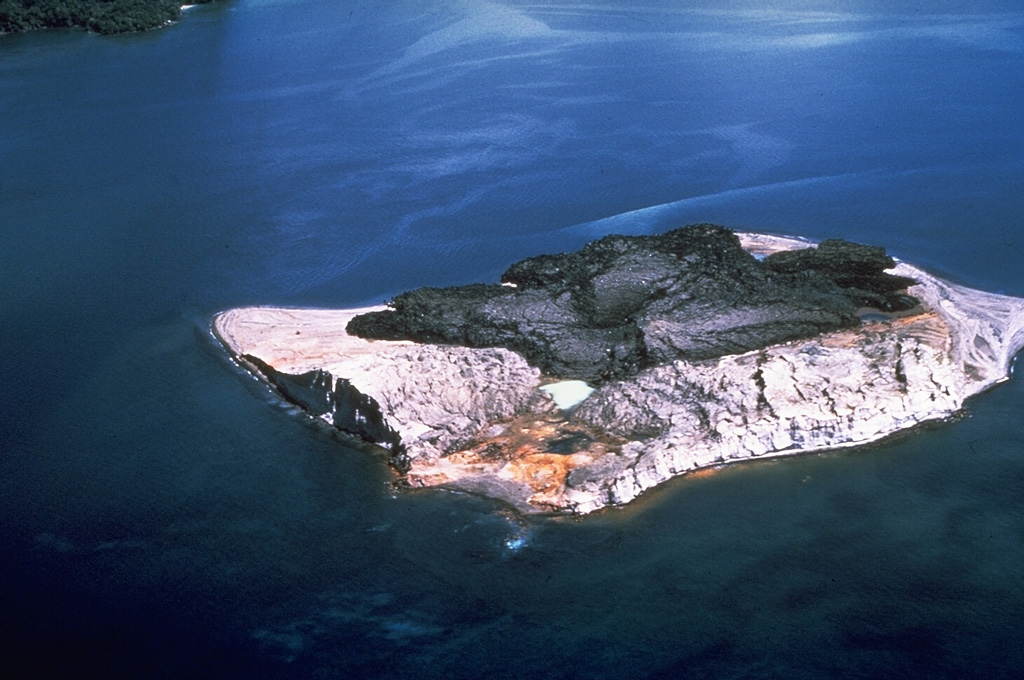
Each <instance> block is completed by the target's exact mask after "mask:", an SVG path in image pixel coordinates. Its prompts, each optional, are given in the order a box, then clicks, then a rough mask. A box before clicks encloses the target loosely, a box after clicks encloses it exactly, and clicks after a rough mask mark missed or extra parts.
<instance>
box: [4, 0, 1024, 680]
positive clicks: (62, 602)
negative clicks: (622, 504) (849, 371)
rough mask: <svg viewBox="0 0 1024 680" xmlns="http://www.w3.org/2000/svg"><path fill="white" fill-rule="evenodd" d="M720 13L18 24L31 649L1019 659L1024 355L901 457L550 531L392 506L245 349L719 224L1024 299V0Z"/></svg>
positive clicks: (18, 524) (826, 669)
mask: <svg viewBox="0 0 1024 680" xmlns="http://www.w3.org/2000/svg"><path fill="white" fill-rule="evenodd" d="M685 4H686V3H679V5H675V6H672V7H671V8H670V7H667V6H666V5H665V3H647V4H644V3H640V4H634V5H631V8H630V9H629V11H626V10H623V9H621V8H619V7H618V5H617V4H615V3H601V2H597V3H590V4H588V5H586V6H583V5H576V4H572V3H560V2H552V3H546V4H540V3H525V2H508V3H504V4H500V3H494V4H488V3H478V2H466V3H462V4H457V5H453V4H450V3H433V2H429V1H424V2H419V3H403V4H401V5H400V6H397V7H388V8H383V9H381V8H373V7H372V6H371V7H366V6H363V5H362V4H360V3H348V2H339V3H325V2H315V1H313V0H276V1H262V2H259V1H255V0H253V1H250V2H245V1H244V0H238V1H236V2H233V3H225V4H219V5H214V6H209V7H202V8H197V9H194V10H190V11H189V13H188V16H187V19H186V20H185V21H183V22H182V23H180V24H178V25H176V26H173V27H170V28H168V29H165V30H162V31H158V32H153V33H147V34H143V35H137V36H124V37H115V38H100V37H97V36H90V35H86V34H80V33H53V34H45V35H23V36H4V37H2V38H0V120H2V121H3V124H2V126H0V234H2V237H3V248H2V249H0V290H3V291H4V293H3V295H0V313H2V323H0V350H2V351H0V375H3V376H4V380H3V387H2V391H0V442H2V444H0V454H2V456H0V479H2V480H3V481H2V482H0V517H2V518H3V519H2V523H0V527H2V532H0V538H2V541H3V545H2V551H3V554H4V556H5V557H4V559H3V560H2V564H0V577H2V578H0V583H2V586H0V594H2V595H0V596H2V598H3V600H2V605H3V609H4V611H5V612H6V614H5V616H4V617H3V621H2V623H0V633H2V639H3V640H4V642H3V645H4V647H5V649H4V651H5V656H4V663H5V665H6V664H13V663H14V662H16V661H28V662H29V663H30V664H31V665H33V666H36V667H38V668H46V667H49V668H52V669H55V670H58V671H60V672H61V673H63V674H70V673H75V674H76V675H77V676H79V677H80V676H81V674H86V675H88V674H90V673H93V674H95V675H97V676H99V675H102V676H104V677H112V676H122V677H163V676H166V677H171V676H173V677H182V676H211V677H212V676H216V677H397V676H399V675H415V676H417V677H435V676H436V677H467V678H468V677H482V676H484V675H489V676H492V677H523V676H526V675H531V676H534V677H552V678H557V677H666V678H667V677H736V678H759V677H787V678H789V677H806V678H821V677H915V678H917V677H950V678H952V677H971V676H974V677H985V678H993V677H1015V675H1016V673H1017V672H1018V669H1019V668H1020V667H1021V665H1022V662H1024V659H1022V657H1021V653H1020V651H1019V644H1018V642H1017V638H1018V633H1017V632H1018V629H1019V622H1020V619H1021V614H1022V612H1024V580H1022V574H1024V572H1022V570H1021V567H1020V565H1021V564H1022V557H1024V555H1022V552H1024V511H1022V508H1021V503H1022V500H1024V492H1022V489H1024V458H1022V454H1024V430H1022V429H1021V428H1020V425H1019V423H1020V422H1021V421H1022V413H1024V408H1022V404H1024V393H1022V389H1024V388H1022V387H1021V385H1020V381H1019V380H1018V379H1016V378H1015V379H1014V380H1011V381H1010V382H1008V383H1006V384H1004V385H1001V386H999V387H998V388H997V389H995V390H993V391H991V392H990V393H988V394H985V395H983V396H981V397H979V398H978V399H976V400H974V401H972V402H971V403H970V404H969V408H968V410H967V413H966V414H965V416H964V417H963V418H961V419H959V420H957V421H955V422H952V423H945V424H939V425H936V426H934V427H929V428H926V429H924V430H922V431H919V432H915V433H913V434H912V435H908V436H905V437H899V438H896V439H894V440H892V441H888V442H885V443H883V444H881V445H878V446H874V447H870V448H867V449H864V450H858V451H847V452H842V453H835V454H827V455H822V456H813V457H806V458H798V459H792V460H785V461H778V462H770V463H768V462H766V463H761V464H752V465H746V466H740V467H736V468H734V469H731V470H725V471H722V472H719V473H717V474H715V475H712V476H709V477H702V478H698V479H682V480H677V481H675V482H672V483H669V484H667V485H665V486H664V487H663V488H660V489H658V490H656V491H654V492H652V493H650V494H648V495H647V496H645V497H644V498H643V499H642V500H641V501H640V502H638V503H637V504H635V505H634V506H631V507H629V508H626V509H623V510H618V511H612V512H608V513H604V514H602V515H599V516H594V517H588V518H586V519H584V520H582V521H570V520H541V519H531V520H523V519H521V518H517V517H514V516H510V515H508V514H506V513H504V512H503V511H502V510H501V508H498V507H496V506H495V505H493V504H492V503H490V502H488V501H486V500H483V499H477V498H472V497H468V496H461V495H454V494H446V493H439V492H426V493H415V494H400V495H395V494H393V493H392V492H391V491H390V489H389V486H388V482H389V479H390V477H389V473H388V471H387V469H386V468H385V466H384V465H383V460H382V459H381V458H379V457H375V456H373V455H368V454H366V453H365V452H360V451H353V450H350V449H348V448H346V447H345V446H344V445H343V444H341V443H340V442H338V441H336V440H334V439H332V438H331V437H329V436H328V435H326V434H324V433H322V432H319V431H317V430H314V429H313V428H311V427H309V426H308V425H307V424H305V423H304V422H303V421H302V420H301V419H300V418H296V417H295V414H293V413H290V412H288V411H287V410H285V409H283V408H281V407H280V406H278V405H276V404H275V403H274V402H273V400H271V399H270V398H269V397H268V395H267V394H266V393H265V392H264V391H263V389H262V388H261V387H260V386H259V385H258V384H256V383H254V382H252V381H251V380H249V379H247V378H245V376H242V375H239V374H238V373H237V372H236V371H235V370H234V369H233V368H232V367H231V366H230V365H229V364H228V363H227V362H226V361H225V360H224V358H223V357H222V355H221V354H220V352H219V350H218V349H217V348H216V346H215V345H214V344H213V343H212V341H211V340H210V338H209V336H208V335H207V333H206V327H207V324H208V322H209V319H210V317H211V315H212V314H213V313H215V312H216V311H218V310H220V309H224V308H227V307H232V306H237V305H243V304H294V305H325V306H352V305H355V304H363V303H370V302H379V301H381V300H385V299H387V298H388V297H389V296H391V295H393V294H395V293H397V292H400V291H402V290H405V289H408V288H411V287H415V286H420V285H446V284H451V283H462V282H469V281H477V280H494V279H496V277H497V276H498V274H499V273H500V272H501V271H502V270H503V269H504V268H505V267H506V266H507V265H508V264H510V263H511V262H513V261H515V260H517V259H519V258H522V257H525V256H528V255H533V254H537V253H540V252H556V251H564V250H568V249H571V248H575V247H577V246H579V245H580V244H582V243H584V242H586V241H588V240H590V239H592V238H595V237H597V236H600V235H603V234H606V233H612V232H619V233H644V232H648V231H656V230H661V229H666V228H669V227H674V226H679V225H681V224H685V223H688V222H695V221H717V222H721V223H724V224H727V225H729V226H732V227H735V228H738V229H743V230H765V231H773V232H780V233H787V234H793V235H799V236H805V237H809V238H826V237H843V238H849V239H852V240H859V241H863V242H869V243H875V244H879V245H884V246H886V247H887V248H888V249H889V251H890V252H891V253H893V254H895V255H897V256H899V257H902V258H904V259H907V260H909V261H912V262H914V263H916V264H920V265H923V266H924V267H926V268H928V269H930V270H932V271H935V272H937V273H940V274H943V275H946V276H949V277H951V278H953V279H955V280H957V281H960V282H963V283H967V284H969V285H973V286H976V287H980V288H984V289H987V290H993V291H1000V292H1005V293H1008V294H1015V295H1024V279H1022V278H1021V276H1020V274H1019V271H1020V262H1021V246H1022V245H1024V242H1022V240H1021V239H1022V237H1021V230H1020V225H1021V216H1022V215H1024V164H1022V160H1021V159H1022V158H1024V154H1022V151H1024V127H1022V126H1021V125H1020V120H1021V113H1022V111H1021V104H1020V102H1022V101H1024V96H1022V95H1024V14H1021V13H1020V12H1019V9H1018V8H1016V7H1015V6H1014V5H1013V3H1004V4H1003V5H1000V4H999V3H990V4H988V5H982V4H976V5H974V6H973V7H972V8H970V10H969V11H968V10H965V9H963V7H961V6H960V5H959V4H957V3H946V4H945V5H931V6H929V7H923V6H920V5H918V4H916V3H912V2H908V3H895V4H896V5H897V6H896V7H895V9H894V8H893V6H892V3H888V4H885V5H882V4H880V3H868V2H849V3H846V4H844V5H843V6H842V7H841V9H839V10H836V11H835V12H833V13H828V14H815V13H806V12H803V11H801V10H800V8H799V7H797V6H796V4H795V3H791V4H789V5H785V4H784V5H782V6H779V5H778V3H776V6H775V9H774V10H772V11H756V12H745V11H739V10H730V11H716V12H710V13H709V12H695V11H691V10H688V9H684V5H685ZM1018 378H1019V376H1018ZM54 649H60V650H62V653H61V655H55V654H54V653H53V651H52V650H54Z"/></svg>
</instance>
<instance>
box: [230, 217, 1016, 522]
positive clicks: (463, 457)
mask: <svg viewBox="0 0 1024 680" xmlns="http://www.w3.org/2000/svg"><path fill="white" fill-rule="evenodd" d="M739 236H740V239H741V242H742V243H743V245H744V247H745V248H746V249H747V250H749V251H751V252H754V253H758V254H763V253H767V252H773V251H777V250H792V249H795V248H806V247H809V246H810V245H813V244H810V243H808V242H805V241H801V240H797V239H789V238H781V237H774V236H764V235H756V234H739ZM893 273H895V274H898V275H900V276H906V277H910V278H913V279H915V280H916V281H917V282H918V284H917V285H915V286H913V287H911V288H910V289H909V292H910V293H911V294H912V295H914V296H916V297H917V298H918V299H920V300H921V303H922V308H923V309H922V311H921V312H920V313H917V314H913V315H910V316H905V317H902V318H894V319H890V320H881V321H871V322H865V323H864V324H863V325H862V326H861V327H859V328H857V329H853V330H847V331H839V332H835V333H829V334H826V335H823V336H821V337H818V338H813V339H810V340H801V341H795V342H789V343H785V344H781V345H774V346H771V347H767V348H765V349H763V350H759V351H755V352H748V353H745V354H739V355H732V356H726V357H722V358H721V359H718V360H715V361H705V362H699V363H690V362H685V361H676V362H674V363H672V364H668V365H663V366H657V367H654V368H650V369H647V370H645V371H643V372H641V373H639V374H637V375H635V376H633V377H631V378H628V379H626V380H622V381H617V382H613V383H609V384H606V385H603V386H602V387H601V388H600V389H597V390H596V391H593V393H591V391H590V388H589V387H588V386H586V384H585V383H583V384H577V383H579V381H572V382H570V383H569V384H566V383H565V382H563V383H561V384H559V383H554V384H552V383H551V380H550V379H546V378H545V376H542V375H541V374H540V372H539V371H538V370H537V369H535V368H533V367H531V366H529V365H528V364H527V363H526V361H525V360H524V359H523V358H522V357H520V356H519V355H517V354H515V353H514V352H511V351H509V350H505V349H469V348H465V347H450V346H436V345H423V344H417V343H411V342H391V341H368V340H363V339H361V338H356V337H353V336H350V335H349V334H348V333H347V332H346V331H345V326H346V325H347V323H348V321H349V320H350V319H351V318H352V317H353V316H355V315H356V314H360V313H362V312H365V311H369V310H367V309H353V310H319V309H282V308H270V307H253V308H242V309H233V310H229V311H227V312H223V313H221V314H219V315H217V317H216V318H215V319H214V324H213V326H214V331H215V332H216V334H217V336H218V337H219V338H220V339H221V341H222V342H223V344H224V345H225V347H227V349H228V350H229V351H230V352H231V353H232V354H233V355H234V356H235V357H237V358H241V357H243V356H244V355H251V356H254V357H257V358H258V359H259V360H260V361H262V362H264V363H266V364H268V365H269V366H271V367H273V368H274V369H275V370H277V371H280V372H283V373H292V374H301V373H305V372H308V371H313V370H324V371H328V372H329V373H331V374H332V375H333V376H335V377H338V378H345V379H347V380H348V381H350V382H351V384H352V385H353V386H354V387H355V388H356V389H358V390H359V391H360V392H362V393H363V394H366V395H368V396H371V397H372V398H373V399H374V400H376V401H377V403H378V404H379V405H380V407H381V410H382V412H383V413H384V415H385V417H386V418H387V419H388V421H389V424H390V425H391V427H393V428H394V429H395V430H396V431H397V432H398V433H399V434H400V436H401V438H402V441H403V443H404V444H405V445H406V447H407V453H408V459H409V461H410V469H409V470H408V472H407V473H406V474H405V475H404V479H405V480H406V481H407V482H408V483H410V484H412V485H419V486H446V487H451V488H459V489H465V490H469V491H473V492H478V493H483V494H486V495H489V496H492V497H495V498H498V499H501V500H504V501H506V502H508V503H510V504H512V505H514V506H516V507H518V508H520V509H522V510H524V511H542V512H549V511H568V512H575V513H587V512H592V511H594V510H597V509H600V508H602V507H606V506H609V505H618V504H623V503H627V502H629V501H631V500H632V499H634V498H636V497H637V496H638V495H639V494H641V493H642V492H643V491H644V490H646V489H649V488H651V487H653V486H655V485H657V484H660V483H661V482H663V481H665V480H667V479H670V478H672V477H674V476H678V475H681V474H685V473H688V472H692V471H695V470H699V469H702V468H707V467H713V466H718V465H724V464H728V463H733V462H739V461H744V460H751V459H756V458H762V457H769V456H782V455H793V454H798V453H807V452H812V451H821V450H826V449H834V448H840V447H847V446H856V445H860V444H865V443H868V442H872V441H875V440H878V439H880V438H882V437H885V436H887V435H890V434H892V433H894V432H897V431H899V430H903V429H905V428H908V427H912V426H914V425H917V424H919V423H922V422H926V421H931V420H937V419H943V418H948V417H949V416H951V415H953V414H955V413H956V412H957V411H959V410H960V409H961V408H962V407H963V404H964V400H966V399H967V398H969V397H971V396H972V395H975V394H977V393H978V392H981V391H983V390H985V389H987V388H989V387H991V386H992V385H993V384H995V383H997V382H1000V381H1002V380H1005V379H1006V378H1007V376H1008V375H1009V372H1010V366H1011V362H1012V361H1013V357H1014V355H1015V354H1016V353H1017V352H1018V351H1019V350H1020V349H1021V347H1022V346H1024V300H1022V299H1019V298H1013V297H1008V296H1004V295H995V294H991V293H985V292H982V291H977V290H973V289H969V288H965V287H962V286H957V285H954V284H950V283H948V282H945V281H942V280H941V279H938V278H936V277H933V276H931V275H929V274H928V273H926V272H924V271H922V270H920V269H918V268H916V267H913V266H911V265H908V264H905V263H898V264H897V266H896V267H895V269H894V270H893ZM250 367H251V366H250ZM542 385H546V386H545V387H543V388H542V387H541V386H542ZM577 404H578V405H577ZM567 408H574V409H575V410H574V411H573V415H572V417H571V418H569V419H568V420H566V415H565V412H564V411H560V409H567ZM638 433H643V434H642V436H641V435H640V434H638ZM573 438H575V439H573ZM569 439H573V440H574V441H578V440H584V441H585V442H586V445H583V446H574V448H573V449H572V450H571V451H568V452H565V451H561V450H559V448H558V445H559V443H560V442H564V441H567V440H569Z"/></svg>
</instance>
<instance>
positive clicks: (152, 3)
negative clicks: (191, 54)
mask: <svg viewBox="0 0 1024 680" xmlns="http://www.w3.org/2000/svg"><path fill="white" fill-rule="evenodd" d="M214 1H215V0H193V1H192V2H190V3H189V4H185V5H182V4H180V2H181V0H112V1H110V2H103V1H102V0H33V1H30V0H7V2H6V3H4V4H3V5H0V35H6V34H14V33H29V32H33V31H43V30H48V29H61V28H66V29H84V30H87V31H90V32H92V33H97V34H100V35H115V34H119V33H138V32H142V31H151V30H155V29H158V28H163V27H164V26H167V25H169V24H172V23H174V22H176V21H178V20H179V19H180V18H181V15H182V12H183V11H184V10H186V9H191V8H193V7H195V6H196V5H200V4H207V3H210V2H214Z"/></svg>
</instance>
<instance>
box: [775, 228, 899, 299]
mask: <svg viewBox="0 0 1024 680" xmlns="http://www.w3.org/2000/svg"><path fill="white" fill-rule="evenodd" d="M764 263H765V265H767V266H768V268H769V269H771V270H772V271H774V272H779V273H785V274H799V273H800V272H820V273H822V274H824V275H826V276H828V277H829V278H830V279H832V280H833V281H835V282H836V284H837V285H838V286H840V287H841V288H843V289H845V291H846V294H847V295H848V296H850V298H851V299H853V300H854V301H855V302H857V303H858V304H859V305H860V306H862V307H873V308H875V309H879V310H882V311H886V312H898V311H905V310H908V309H910V308H912V307H914V306H915V305H917V300H916V299H914V298H913V297H911V296H909V295H907V294H906V293H905V291H906V289H907V286H911V285H913V284H914V283H915V281H914V280H913V279H908V278H906V277H903V276H894V275H893V274H886V273H885V270H886V269H890V268H892V267H894V266H896V263H895V262H894V261H893V259H892V258H891V257H889V256H888V255H886V254H885V249H884V248H881V247H879V246H865V245H861V244H859V243H850V242H849V241H843V240H840V239H829V240H827V241H822V242H821V243H820V244H819V245H818V247H817V248H804V249H802V250H789V251H784V252H780V253H774V254H772V255H770V256H769V257H767V258H765V261H764Z"/></svg>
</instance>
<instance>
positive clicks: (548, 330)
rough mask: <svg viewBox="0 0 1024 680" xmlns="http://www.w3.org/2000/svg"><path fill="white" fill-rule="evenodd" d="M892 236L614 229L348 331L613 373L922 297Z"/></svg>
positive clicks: (834, 322) (362, 320) (761, 340)
mask: <svg viewBox="0 0 1024 680" xmlns="http://www.w3.org/2000/svg"><path fill="white" fill-rule="evenodd" d="M893 264H894V263H893V261H892V259H891V258H889V257H887V256H886V255H885V251H884V250H883V249H881V248H872V247H868V246H861V245H857V244H852V243H847V242H845V241H828V242H825V243H823V244H822V246H821V247H819V248H818V249H817V250H815V249H813V248H812V249H809V250H808V252H807V253H803V254H795V253H778V254H775V255H772V256H769V257H767V258H766V259H765V260H764V261H763V262H761V261H759V260H758V259H756V258H755V257H754V256H752V255H751V254H750V253H748V252H746V251H744V250H743V248H742V246H741V244H740V241H739V239H738V238H737V237H736V235H735V234H733V233H732V232H730V231H728V230H727V229H725V228H723V227H718V226H714V225H694V226H690V227H685V228H681V229H675V230H673V231H669V232H667V233H665V234H661V235H656V236H608V237H606V238H603V239H600V240H598V241H595V242H593V243H590V244H588V245H587V246H585V247H584V248H582V249H581V250H579V251H576V252H573V253H568V254H561V255H541V256H539V257H533V258H530V259H527V260H524V261H522V262H519V263H516V264H514V265H512V266H511V267H510V268H509V269H508V270H507V271H506V272H505V273H504V275H503V276H502V283H504V284H506V285H498V284H492V285H485V284H474V285H469V286H458V287H451V288H443V289H439V288H421V289H419V290H415V291H412V292H409V293H404V294H402V295H399V296H397V297H396V298H395V299H394V300H393V301H392V302H391V305H390V309H388V310H386V311H380V312H373V313H369V314H365V315H361V316H357V317H356V318H354V319H353V320H352V322H351V323H350V324H349V327H348V330H349V332H350V333H352V334H354V335H357V336H360V337H365V338H374V339H390V340H397V339H404V340H414V341H417V342H429V343H444V344H453V345H462V346H466V347H505V348H508V349H511V350H513V351H516V352H518V353H520V354H522V355H523V356H525V357H526V358H527V360H528V361H529V362H530V363H531V364H532V365H534V366H537V367H538V368H540V369H541V370H542V371H543V372H544V373H545V374H547V375H551V376H557V377H560V378H573V379H580V380H586V381H589V382H591V383H595V384H597V383H603V382H606V381H608V380H614V379H621V378H624V377H627V376H630V375H635V374H636V373H637V372H639V371H641V370H643V369H645V368H649V367H651V366H657V365H661V364H665V363H669V362H671V361H674V360H677V359H685V360H699V359H711V358H716V357H720V356H725V355H727V354H737V353H740V352H746V351H750V350H754V349H760V348H763V347H767V346H769V345H772V344H776V343H780V342H785V341H788V340H794V339H797V338H808V337H815V336H817V335H821V334H822V333H826V332H829V331H834V330H839V329H842V328H851V327H854V326H856V325H858V324H859V323H860V319H859V317H858V315H857V311H858V308H860V307H865V306H870V307H876V308H878V309H881V310H884V311H897V310H906V309H909V308H912V307H913V306H914V305H916V304H917V300H915V299H914V298H913V297H911V296H909V295H907V294H906V293H905V289H906V288H907V286H908V285H911V284H913V281H912V280H910V279H906V278H903V277H897V276H892V275H890V274H886V273H885V271H884V270H885V269H887V268H890V267H892V266H893Z"/></svg>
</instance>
